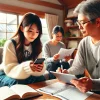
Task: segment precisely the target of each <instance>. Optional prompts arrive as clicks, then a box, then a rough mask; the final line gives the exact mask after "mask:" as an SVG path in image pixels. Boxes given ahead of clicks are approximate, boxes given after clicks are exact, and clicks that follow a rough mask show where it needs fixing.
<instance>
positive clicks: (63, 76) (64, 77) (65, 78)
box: [50, 71, 77, 84]
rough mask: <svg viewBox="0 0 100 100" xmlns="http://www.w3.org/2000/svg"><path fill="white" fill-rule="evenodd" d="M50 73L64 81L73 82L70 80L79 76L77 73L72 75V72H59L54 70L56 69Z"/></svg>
mask: <svg viewBox="0 0 100 100" xmlns="http://www.w3.org/2000/svg"><path fill="white" fill-rule="evenodd" d="M50 73H52V74H53V75H54V76H55V77H56V78H57V79H58V80H60V81H62V82H64V83H69V84H71V82H70V81H71V80H72V79H77V77H76V76H75V75H72V74H65V73H58V72H54V71H50Z"/></svg>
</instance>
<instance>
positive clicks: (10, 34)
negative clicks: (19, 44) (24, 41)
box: [7, 33, 15, 39]
mask: <svg viewBox="0 0 100 100" xmlns="http://www.w3.org/2000/svg"><path fill="white" fill-rule="evenodd" d="M14 34H15V33H7V39H10V38H11V37H12V36H13V35H14Z"/></svg>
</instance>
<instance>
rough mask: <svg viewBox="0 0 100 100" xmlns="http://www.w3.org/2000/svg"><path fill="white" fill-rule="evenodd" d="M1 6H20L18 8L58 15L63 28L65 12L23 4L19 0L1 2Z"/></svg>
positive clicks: (0, 0) (1, 0)
mask: <svg viewBox="0 0 100 100" xmlns="http://www.w3.org/2000/svg"><path fill="white" fill-rule="evenodd" d="M0 4H7V5H12V6H18V7H23V8H28V9H33V10H38V11H42V12H46V13H52V14H56V15H58V16H59V22H58V24H59V25H61V26H63V10H58V9H54V8H50V7H46V6H40V5H37V4H30V3H27V2H22V1H19V0H0Z"/></svg>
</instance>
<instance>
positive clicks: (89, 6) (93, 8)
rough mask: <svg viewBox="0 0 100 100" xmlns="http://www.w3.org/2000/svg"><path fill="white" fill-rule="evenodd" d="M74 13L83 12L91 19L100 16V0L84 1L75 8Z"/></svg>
mask: <svg viewBox="0 0 100 100" xmlns="http://www.w3.org/2000/svg"><path fill="white" fill-rule="evenodd" d="M74 13H76V14H79V13H80V14H83V15H85V16H87V17H88V19H89V20H91V19H95V18H98V17H100V0H87V1H82V2H81V3H80V4H78V6H77V7H76V8H75V10H74Z"/></svg>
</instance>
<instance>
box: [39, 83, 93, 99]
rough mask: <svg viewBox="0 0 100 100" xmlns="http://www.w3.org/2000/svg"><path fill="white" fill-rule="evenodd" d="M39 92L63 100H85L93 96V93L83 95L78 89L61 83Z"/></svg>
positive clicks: (41, 89)
mask: <svg viewBox="0 0 100 100" xmlns="http://www.w3.org/2000/svg"><path fill="white" fill-rule="evenodd" d="M38 91H41V92H44V93H47V94H50V95H53V96H55V97H58V98H60V99H61V100H85V99H86V98H87V97H89V96H90V95H91V94H93V93H92V92H87V93H82V92H80V91H79V90H78V89H77V88H76V87H74V86H71V85H68V84H64V83H61V82H56V83H53V84H51V85H48V86H45V87H43V88H39V89H38Z"/></svg>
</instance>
